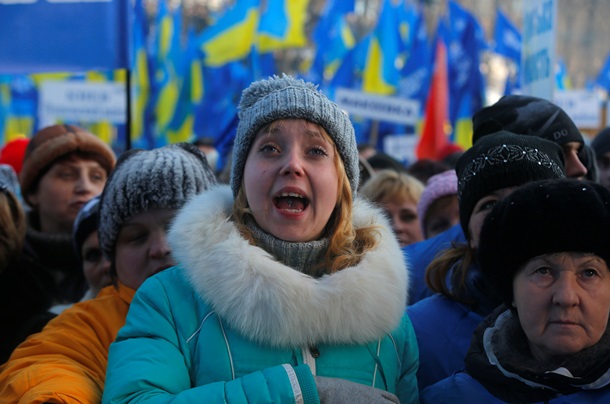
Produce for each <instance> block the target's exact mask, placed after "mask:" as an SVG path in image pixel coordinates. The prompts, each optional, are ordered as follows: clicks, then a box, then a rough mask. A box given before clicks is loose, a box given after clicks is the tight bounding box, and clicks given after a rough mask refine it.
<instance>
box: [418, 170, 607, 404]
mask: <svg viewBox="0 0 610 404" xmlns="http://www.w3.org/2000/svg"><path fill="white" fill-rule="evenodd" d="M609 239H610V190H608V189H606V188H604V187H602V186H601V185H599V184H595V183H590V182H586V183H583V182H579V181H575V180H555V181H542V182H537V183H532V184H529V185H527V186H524V187H523V188H521V189H518V190H516V191H515V192H514V193H513V194H511V195H510V196H509V197H507V198H506V199H505V200H503V201H502V202H500V203H499V204H498V205H496V207H495V208H494V209H493V210H492V212H491V213H490V214H489V215H488V217H487V219H486V221H485V224H484V225H483V229H482V232H481V242H480V244H479V248H478V250H477V256H478V261H479V263H480V267H481V270H482V272H483V274H484V276H485V278H486V279H487V280H488V284H489V285H491V287H492V290H493V291H494V292H495V293H497V295H498V296H499V297H500V299H501V300H502V301H503V302H504V304H503V305H502V306H500V307H499V308H498V309H496V310H495V311H494V312H493V313H492V314H491V315H490V316H489V317H488V318H487V319H486V320H485V322H484V323H482V324H481V325H480V326H479V327H478V329H477V331H476V332H475V335H474V337H473V340H472V345H471V347H470V350H469V352H468V355H467V357H466V368H465V372H459V373H457V374H455V375H453V376H451V377H450V378H448V379H445V380H443V381H441V382H439V383H437V384H435V385H434V386H432V387H430V388H428V389H426V390H425V391H424V395H423V401H425V402H431V403H437V402H452V403H461V402H463V403H471V402H519V403H534V402H545V403H553V402H557V403H559V402H561V403H564V402H571V403H574V402H579V403H580V402H587V403H589V402H608V400H610V387H609V386H608V385H609V383H610V335H609V330H608V318H609V315H610V269H609V267H608V265H609V263H610V244H608V240H609Z"/></svg>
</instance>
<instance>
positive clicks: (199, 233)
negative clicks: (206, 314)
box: [168, 186, 408, 347]
mask: <svg viewBox="0 0 610 404" xmlns="http://www.w3.org/2000/svg"><path fill="white" fill-rule="evenodd" d="M232 206H233V196H232V193H231V189H230V188H229V187H228V186H218V187H215V188H213V189H211V190H208V191H206V192H204V193H202V194H200V195H197V196H196V197H194V198H193V199H192V200H191V201H189V202H188V203H187V204H186V205H185V206H184V208H183V209H181V210H180V212H179V213H178V215H177V217H176V219H175V221H174V224H173V225H172V227H171V229H170V232H169V236H168V238H169V243H170V246H171V248H172V252H173V255H174V257H175V258H176V259H177V261H178V262H179V264H180V266H181V267H182V268H183V270H184V271H185V275H186V278H187V280H188V281H189V282H190V283H191V285H192V286H193V288H194V290H195V291H196V292H197V293H198V294H199V296H200V297H201V298H202V299H203V300H204V301H205V302H206V303H208V304H209V305H210V306H211V307H212V309H213V310H214V311H215V312H216V313H217V314H218V316H219V317H220V318H222V319H223V320H224V321H226V322H227V323H228V324H229V325H230V326H231V327H232V328H233V329H235V330H237V331H238V332H240V333H241V334H242V335H244V336H247V337H249V338H251V339H253V340H255V341H257V342H260V343H266V344H270V345H272V346H279V347H286V346H289V347H301V346H307V345H314V344H319V343H329V344H352V343H354V344H362V343H366V342H370V341H374V340H376V339H379V338H381V337H383V336H385V335H386V334H387V333H390V332H391V331H393V330H394V329H395V328H396V327H398V325H399V324H400V321H401V318H402V316H403V314H404V312H405V307H406V301H407V288H408V273H407V268H406V265H405V260H404V258H403V254H402V250H401V249H400V246H399V244H398V242H397V241H396V238H395V236H394V234H393V233H392V230H391V228H390V227H389V224H388V222H387V220H386V219H385V218H384V216H383V215H382V214H381V212H380V211H379V210H378V209H376V208H374V207H373V206H372V205H370V204H369V203H367V202H365V201H364V200H361V199H358V198H357V199H356V201H355V202H354V214H353V217H354V219H353V220H354V224H355V226H356V227H362V226H365V225H369V224H377V225H379V227H380V231H379V232H380V242H379V245H378V247H377V249H376V250H375V251H372V252H369V253H367V254H366V255H365V256H364V257H363V259H362V261H361V262H360V263H359V264H358V265H356V266H354V267H350V268H345V269H343V270H341V271H339V272H336V273H333V274H330V275H325V276H322V277H320V278H317V279H316V278H313V277H311V276H309V275H305V274H303V273H301V272H298V271H296V270H293V269H292V268H290V267H288V266H286V265H284V264H282V263H280V262H278V261H276V260H275V259H274V258H273V257H272V256H271V255H270V254H269V253H267V252H266V251H264V250H263V249H261V248H259V247H256V246H253V245H251V244H250V243H248V241H247V240H245V239H244V238H243V237H242V236H241V234H240V233H239V231H238V230H237V228H236V226H235V225H234V223H233V222H232V221H231V220H230V219H229V216H230V214H231V209H232Z"/></svg>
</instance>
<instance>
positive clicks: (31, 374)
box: [0, 285, 135, 403]
mask: <svg viewBox="0 0 610 404" xmlns="http://www.w3.org/2000/svg"><path fill="white" fill-rule="evenodd" d="M134 294H135V290H133V289H131V288H128V287H127V286H124V285H119V288H118V290H117V289H116V288H115V287H114V286H108V287H106V288H104V289H102V290H101V291H100V293H99V295H98V296H97V297H96V298H95V299H93V300H87V301H84V302H81V303H77V304H75V305H74V306H72V307H71V308H69V309H66V310H65V311H64V312H63V313H61V314H60V315H59V316H57V317H56V318H54V319H53V320H52V321H50V322H49V323H48V324H47V325H46V327H45V328H44V329H43V330H42V331H41V332H39V333H37V334H33V335H31V336H30V337H29V338H28V339H27V340H25V341H24V342H23V343H22V344H21V345H19V346H18V347H17V348H16V349H15V350H14V351H13V353H12V355H11V357H10V358H9V360H8V362H6V363H5V364H4V365H2V367H0V402H2V403H17V402H19V403H45V402H50V403H96V402H100V401H101V399H102V392H103V391H104V380H105V379H106V365H107V364H108V348H109V347H110V344H111V343H112V342H113V341H114V339H115V337H116V335H117V333H118V332H119V329H120V328H121V327H122V326H123V325H124V324H125V318H126V317H127V311H128V309H129V305H130V303H131V300H132V298H133V296H134Z"/></svg>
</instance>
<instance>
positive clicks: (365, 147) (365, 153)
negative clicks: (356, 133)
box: [358, 143, 377, 160]
mask: <svg viewBox="0 0 610 404" xmlns="http://www.w3.org/2000/svg"><path fill="white" fill-rule="evenodd" d="M376 153H377V148H376V147H375V146H373V145H372V144H369V143H361V144H359V145H358V155H359V156H360V157H362V158H363V159H365V160H367V159H368V158H369V157H373V156H374V155H375V154H376Z"/></svg>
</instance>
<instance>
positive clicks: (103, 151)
mask: <svg viewBox="0 0 610 404" xmlns="http://www.w3.org/2000/svg"><path fill="white" fill-rule="evenodd" d="M73 152H85V153H94V154H97V155H98V156H99V162H100V164H101V165H102V167H104V169H105V170H106V172H107V173H108V174H110V172H111V171H112V169H113V168H114V164H115V162H116V157H115V155H114V152H113V151H112V149H111V148H110V146H108V145H107V144H106V143H104V142H103V141H101V140H100V139H99V138H98V137H97V136H95V135H93V134H91V133H89V132H87V131H86V130H84V129H83V128H79V127H78V126H74V125H53V126H47V127H46V128H43V129H41V130H39V131H38V132H36V134H34V136H33V137H32V139H31V140H30V143H29V144H28V147H27V149H26V150H25V156H24V157H23V167H22V169H21V173H20V175H19V182H20V185H21V193H22V195H23V196H24V199H26V200H27V198H25V197H26V196H27V195H28V194H29V193H30V191H31V187H32V185H33V184H35V183H36V181H37V180H38V179H39V178H40V177H41V176H42V174H43V173H44V172H45V171H46V169H47V168H48V167H49V166H50V165H51V164H53V162H54V161H55V160H57V159H58V158H60V157H63V156H65V155H67V154H69V153H73Z"/></svg>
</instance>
